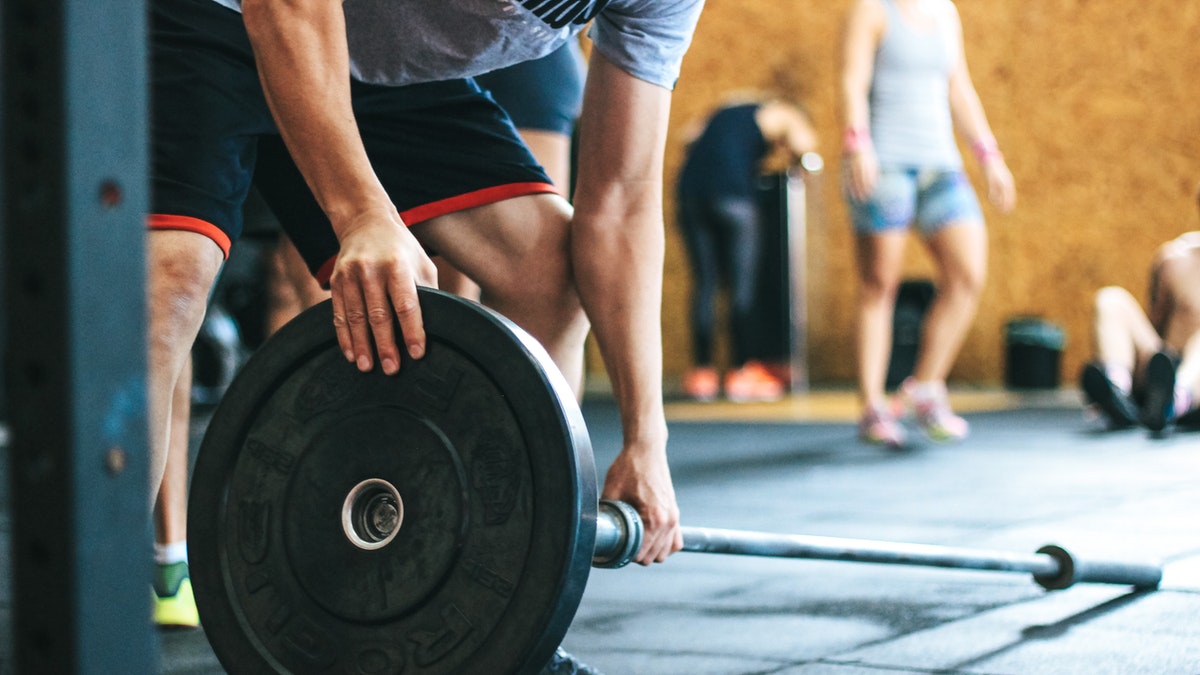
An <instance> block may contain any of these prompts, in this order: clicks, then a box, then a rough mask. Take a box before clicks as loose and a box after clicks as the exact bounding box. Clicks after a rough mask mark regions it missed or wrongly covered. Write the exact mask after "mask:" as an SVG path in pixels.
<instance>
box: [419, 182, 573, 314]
mask: <svg viewBox="0 0 1200 675" xmlns="http://www.w3.org/2000/svg"><path fill="white" fill-rule="evenodd" d="M570 220H571V207H570V205H569V204H567V202H566V200H565V199H563V198H562V197H561V196H559V195H557V194H551V193H543V194H533V195H524V196H520V197H514V198H512V199H505V200H503V201H499V202H494V203H491V204H486V205H483V206H477V207H474V208H470V209H465V210H462V211H456V212H454V213H449V214H446V215H442V216H438V217H436V218H431V219H429V220H427V221H424V222H421V223H418V224H416V225H413V226H412V232H413V234H414V235H416V237H417V239H418V240H419V241H420V242H421V243H422V245H424V246H425V248H426V250H429V251H433V252H436V253H437V254H438V255H441V256H442V257H443V258H445V259H446V261H447V262H449V263H450V264H451V265H453V266H454V267H455V268H457V269H458V270H460V271H462V272H463V273H464V274H466V275H467V276H468V277H470V278H471V279H473V280H474V281H475V282H476V283H478V284H479V285H480V288H481V289H482V290H483V293H484V295H485V296H486V295H487V294H488V293H489V292H500V293H507V292H510V291H511V289H513V288H514V287H516V286H519V285H522V284H534V283H538V282H540V281H548V282H550V283H554V284H565V283H568V279H567V276H568V270H569V269H570V262H569V261H570V258H569V248H568V247H569V228H570Z"/></svg>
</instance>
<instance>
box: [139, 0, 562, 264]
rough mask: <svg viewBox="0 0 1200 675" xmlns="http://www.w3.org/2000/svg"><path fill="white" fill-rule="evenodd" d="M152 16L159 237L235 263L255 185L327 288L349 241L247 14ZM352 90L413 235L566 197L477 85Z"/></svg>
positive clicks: (183, 1)
mask: <svg viewBox="0 0 1200 675" xmlns="http://www.w3.org/2000/svg"><path fill="white" fill-rule="evenodd" d="M152 12H153V13H152V24H151V29H152V33H151V57H152V62H151V87H152V89H151V105H152V109H151V139H152V140H151V153H152V155H151V215H150V219H149V224H150V227H151V228H156V229H182V230H189V231H193V232H199V233H201V234H204V235H206V236H208V237H209V238H211V239H212V240H213V241H214V242H216V243H217V245H218V246H220V247H221V248H222V250H224V251H225V253H226V255H228V253H229V248H230V246H231V244H232V242H233V241H235V240H236V239H237V238H238V236H239V235H240V234H241V231H242V204H243V202H244V201H245V199H246V194H247V192H248V191H249V189H250V185H251V182H253V183H254V185H255V186H256V187H257V188H258V189H259V191H260V192H261V193H262V195H263V198H264V199H265V200H266V202H267V204H268V205H269V206H270V207H271V210H272V211H273V212H274V213H275V215H276V216H277V217H278V218H279V221H280V223H281V225H282V226H283V229H284V231H285V232H287V234H288V236H289V237H290V238H291V239H292V241H293V242H295V244H296V247H297V249H299V251H300V254H301V255H302V256H304V259H305V261H306V262H307V263H308V266H309V269H310V270H312V271H313V273H314V274H316V275H317V278H318V280H319V281H321V283H323V284H325V283H327V282H328V274H329V272H330V271H331V269H332V263H333V260H334V259H335V258H336V256H337V252H338V248H339V246H338V241H337V238H336V237H335V236H334V232H333V228H332V226H331V225H330V223H329V220H328V219H327V218H326V217H325V214H324V212H322V211H321V209H320V207H319V206H318V205H317V202H316V199H315V198H314V197H313V196H312V193H311V192H310V191H309V189H308V187H307V185H306V184H305V182H304V179H303V177H302V176H301V174H300V172H299V170H298V169H297V168H296V166H295V164H294V163H293V162H292V159H291V156H290V155H289V154H288V152H287V149H286V148H285V147H284V145H283V142H282V140H281V138H280V136H279V132H278V129H276V127H275V123H274V120H273V119H272V117H271V113H270V110H269V109H268V107H267V103H266V100H265V98H264V96H263V92H262V88H261V86H260V84H259V80H258V72H257V70H256V69H255V65H254V55H253V52H252V50H251V48H250V42H249V39H248V38H247V36H246V30H245V26H244V24H243V23H242V17H241V15H240V14H238V13H237V12H234V11H232V10H230V9H227V8H225V7H222V6H220V5H218V4H216V3H215V2H212V0H154V2H153V6H152ZM351 91H352V96H353V105H354V113H355V117H356V119H357V121H358V125H359V133H360V134H361V136H362V139H363V144H364V146H365V147H366V151H367V155H368V157H369V158H370V160H371V164H372V166H373V167H374V169H375V172H376V174H377V175H378V176H379V179H380V181H381V182H382V184H383V186H384V188H385V189H386V190H387V192H388V195H389V196H390V197H391V199H392V202H393V203H394V204H395V205H396V208H397V209H398V210H399V212H400V217H401V218H403V219H404V222H405V223H407V224H409V225H412V224H415V223H419V222H422V221H424V220H428V219H430V218H434V217H437V216H440V215H445V214H447V213H453V212H455V211H460V210H463V209H467V208H472V207H475V206H482V205H484V204H490V203H494V202H497V201H500V200H503V199H507V198H510V197H515V196H519V195H525V194H534V193H539V192H546V193H553V192H555V189H554V186H553V185H551V184H550V180H549V178H547V176H546V174H545V172H544V171H542V169H541V167H540V166H539V165H538V163H537V161H536V160H534V158H533V156H532V155H531V154H530V153H529V150H528V149H527V148H526V147H525V146H524V144H523V143H522V142H521V140H520V137H519V136H518V135H517V131H516V128H515V127H514V126H513V124H512V122H511V121H510V120H509V118H508V116H507V115H506V114H505V112H504V111H503V109H501V108H500V107H499V106H498V105H497V104H496V103H495V102H494V101H493V100H492V99H491V98H490V97H489V96H488V95H487V94H486V93H485V92H484V91H483V90H481V89H480V88H479V86H478V85H476V84H475V83H474V82H473V81H472V80H469V79H467V80H452V81H446V82H434V83H428V84H417V85H410V86H404V87H383V86H376V85H368V84H363V83H359V82H354V83H352V90H351Z"/></svg>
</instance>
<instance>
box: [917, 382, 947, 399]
mask: <svg viewBox="0 0 1200 675" xmlns="http://www.w3.org/2000/svg"><path fill="white" fill-rule="evenodd" d="M909 395H910V396H912V397H913V399H914V400H917V401H922V402H926V401H937V400H939V399H941V398H943V397H945V395H946V385H945V383H943V382H941V381H939V380H930V381H929V382H920V381H917V380H913V381H912V388H911V389H909Z"/></svg>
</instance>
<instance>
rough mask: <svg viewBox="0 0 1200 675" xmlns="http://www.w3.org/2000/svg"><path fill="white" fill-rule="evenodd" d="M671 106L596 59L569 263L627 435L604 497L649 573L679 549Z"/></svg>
mask: <svg viewBox="0 0 1200 675" xmlns="http://www.w3.org/2000/svg"><path fill="white" fill-rule="evenodd" d="M670 101H671V92H670V91H668V90H666V89H664V88H662V87H659V86H656V85H652V84H649V83H647V82H644V81H641V80H638V79H636V78H634V77H633V76H631V75H629V74H627V73H625V72H624V71H622V70H621V69H619V68H617V67H616V66H615V65H613V64H612V63H611V62H610V61H609V60H608V59H606V58H605V57H604V56H603V55H601V54H600V53H599V52H598V51H593V52H592V57H591V65H590V67H589V69H588V79H587V85H586V88H585V93H584V103H583V113H582V116H581V118H580V123H579V133H580V148H579V157H580V166H579V176H578V181H577V184H576V185H577V186H576V189H575V218H574V220H573V222H572V226H571V256H572V263H573V265H574V272H575V276H576V284H577V286H578V289H579V296H580V298H581V300H582V302H583V306H584V309H585V310H586V311H587V314H588V317H589V318H590V319H591V322H592V328H593V331H594V334H595V336H596V342H597V344H598V345H599V347H600V351H601V353H602V354H603V357H604V363H605V366H606V368H607V369H608V373H609V377H610V379H611V380H612V386H613V392H614V394H615V396H616V399H617V404H618V406H619V407H620V412H621V424H622V430H623V435H624V446H623V448H622V450H621V454H620V455H619V456H618V457H617V459H616V461H615V462H613V465H612V466H611V467H610V468H609V471H608V475H607V477H606V479H605V484H604V490H603V493H602V494H603V496H604V497H606V498H613V499H621V500H623V501H626V502H629V503H630V504H632V505H633V506H635V507H636V508H637V510H638V512H639V513H640V514H641V516H642V519H643V520H644V521H645V525H646V537H645V540H644V543H643V545H642V550H641V552H640V553H639V554H638V556H637V562H639V563H641V564H644V565H645V564H649V563H651V562H654V561H659V562H661V561H663V560H666V558H667V556H668V555H670V554H671V553H673V552H675V551H678V550H679V549H680V548H682V546H683V536H682V534H681V532H680V529H679V508H678V506H677V505H676V503H675V490H674V487H673V486H672V484H671V476H670V470H669V468H668V466H667V424H666V417H665V416H664V414H663V403H662V331H661V321H662V317H661V306H662V268H663V251H664V222H663V205H662V191H663V177H662V175H663V152H664V145H665V142H666V135H667V118H668V113H669V110H670Z"/></svg>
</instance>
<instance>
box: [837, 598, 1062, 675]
mask: <svg viewBox="0 0 1200 675" xmlns="http://www.w3.org/2000/svg"><path fill="white" fill-rule="evenodd" d="M1054 597H1055V596H1054V592H1047V593H1043V594H1040V595H1035V596H1027V597H1022V598H1017V599H1014V600H1011V601H1007V602H998V603H995V604H992V605H987V606H981V607H979V608H978V609H977V610H975V611H973V612H968V613H964V614H961V615H959V616H955V617H953V618H949V619H947V620H945V621H940V622H937V623H935V624H932V625H926V626H921V627H919V628H914V629H913V630H910V631H898V632H896V633H894V634H892V635H889V636H886V637H882V638H879V639H877V640H867V641H864V642H862V643H861V644H859V645H857V646H854V647H850V648H848V649H844V650H842V651H841V652H840V654H843V655H846V656H845V657H843V658H850V656H849V655H850V654H853V653H855V652H858V651H862V650H867V649H877V648H880V647H886V646H887V645H889V644H892V643H898V642H902V641H905V640H913V639H920V636H921V635H922V634H923V633H929V634H930V635H934V634H935V633H936V632H937V631H943V630H946V629H948V628H952V627H953V626H954V625H955V624H960V623H968V622H973V621H981V620H986V618H987V616H988V615H989V614H994V613H996V612H1008V611H1012V610H1014V609H1015V608H1018V607H1020V606H1022V605H1035V604H1040V603H1043V602H1053V601H1054ZM825 658H838V656H837V655H831V656H827V657H825ZM859 662H861V659H854V660H852V661H850V663H859ZM917 672H923V671H917ZM924 672H931V673H938V674H939V675H942V674H945V675H992V674H989V673H988V672H986V671H976V670H961V669H936V668H935V669H932V670H927V671H924Z"/></svg>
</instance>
